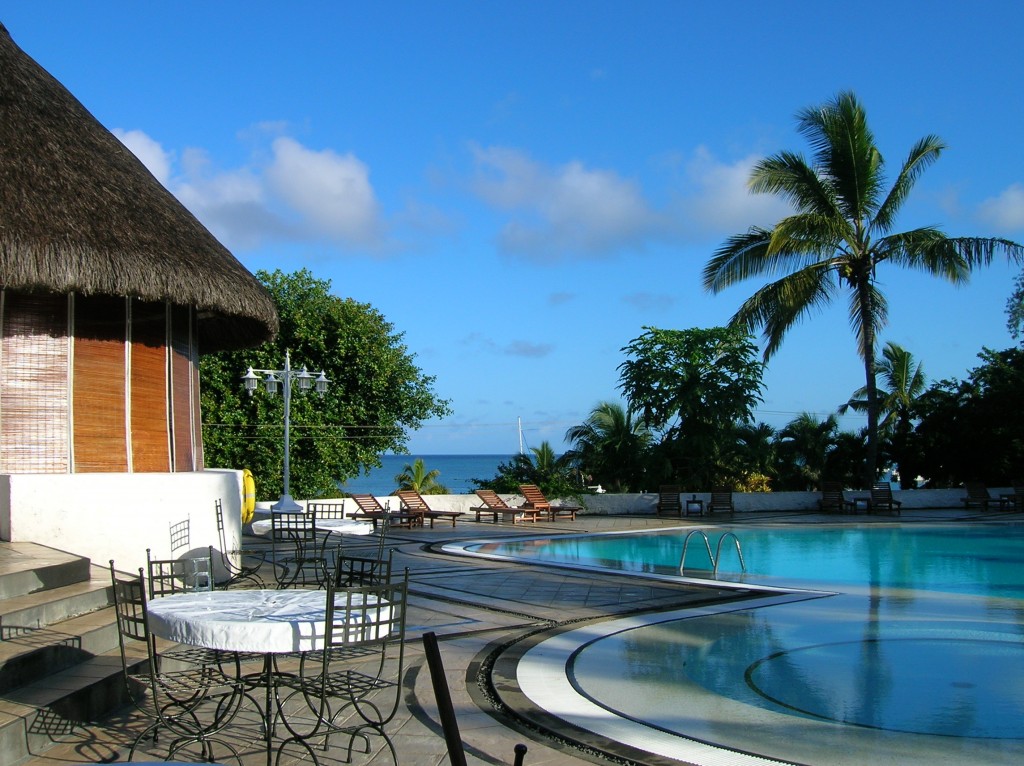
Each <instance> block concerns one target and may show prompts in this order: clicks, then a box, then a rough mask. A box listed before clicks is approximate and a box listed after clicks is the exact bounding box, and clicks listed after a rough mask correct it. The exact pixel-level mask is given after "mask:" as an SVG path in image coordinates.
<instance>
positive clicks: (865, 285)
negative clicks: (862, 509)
mask: <svg viewBox="0 0 1024 766" xmlns="http://www.w3.org/2000/svg"><path fill="white" fill-rule="evenodd" d="M857 294H858V296H859V301H860V317H861V348H860V353H861V357H862V358H863V360H864V391H865V393H866V394H867V397H866V398H867V409H868V443H867V451H866V454H865V456H864V487H865V489H867V488H869V487H870V486H871V485H872V484H873V483H874V481H875V478H876V477H877V475H878V386H877V385H876V383H875V322H874V318H875V307H874V306H873V305H872V303H873V301H872V295H871V290H870V281H869V280H868V279H861V280H859V282H858V285H857Z"/></svg>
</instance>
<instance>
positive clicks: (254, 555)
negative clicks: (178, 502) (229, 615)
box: [210, 498, 267, 588]
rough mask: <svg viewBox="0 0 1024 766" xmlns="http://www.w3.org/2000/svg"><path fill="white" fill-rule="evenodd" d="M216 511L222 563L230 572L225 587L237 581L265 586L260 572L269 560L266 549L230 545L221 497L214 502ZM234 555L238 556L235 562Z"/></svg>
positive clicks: (211, 550) (224, 583) (211, 549)
mask: <svg viewBox="0 0 1024 766" xmlns="http://www.w3.org/2000/svg"><path fill="white" fill-rule="evenodd" d="M213 507H214V512H215V513H216V516H217V538H218V539H219V540H220V563H221V566H223V567H224V571H226V572H227V573H228V579H227V580H225V581H224V582H223V583H221V586H222V587H224V588H230V587H231V586H232V585H234V584H235V583H239V582H243V581H244V582H250V583H252V584H253V585H255V586H256V587H257V588H265V587H267V586H266V583H264V582H263V578H261V577H260V575H259V572H260V569H261V568H262V567H263V564H264V563H266V560H267V552H266V551H265V550H244V549H239V548H232V547H230V546H228V541H227V530H226V528H225V526H224V504H223V502H222V501H221V499H220V498H217V499H216V500H215V501H214V503H213ZM233 555H237V556H238V562H239V563H237V564H236V563H235V561H234V559H233V558H232V556H233ZM210 559H211V560H212V559H213V546H212V545H211V546H210Z"/></svg>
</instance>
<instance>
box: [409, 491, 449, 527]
mask: <svg viewBox="0 0 1024 766" xmlns="http://www.w3.org/2000/svg"><path fill="white" fill-rule="evenodd" d="M398 499H399V500H401V501H402V508H404V509H405V510H406V511H407V512H409V513H411V514H413V515H414V516H417V517H418V518H419V524H418V526H423V525H424V524H426V522H427V520H428V519H429V520H430V526H431V528H433V526H434V521H435V520H436V519H445V520H449V519H450V520H451V522H452V526H453V527H454V526H455V520H456V519H457V518H459V516H461V515H462V511H435V510H433V509H432V508H431V507H430V506H429V505H427V501H426V500H424V499H423V497H422V496H421V495H420V493H419V492H415V491H413V490H411V489H407V490H401V491H399V492H398Z"/></svg>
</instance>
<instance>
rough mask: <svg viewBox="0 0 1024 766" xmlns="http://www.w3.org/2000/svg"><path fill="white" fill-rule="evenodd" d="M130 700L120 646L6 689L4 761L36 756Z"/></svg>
mask: <svg viewBox="0 0 1024 766" xmlns="http://www.w3.org/2000/svg"><path fill="white" fill-rule="evenodd" d="M137 666H141V662H140V663H138V665H137ZM128 704H130V700H129V699H128V696H127V692H126V690H125V687H124V680H123V676H122V670H121V657H120V653H119V651H118V650H117V649H115V650H114V651H113V652H109V653H106V654H102V655H99V656H96V657H92V658H90V659H87V660H84V661H83V662H79V663H77V664H76V665H74V666H73V667H70V668H67V669H65V670H62V671H61V672H59V673H55V674H53V675H50V676H48V677H47V678H45V679H42V680H40V681H36V682H35V683H31V684H27V685H25V686H22V687H20V688H18V689H15V690H13V691H11V692H8V693H6V694H4V695H3V697H2V698H0V763H2V764H10V765H11V766H14V764H18V763H21V762H23V761H27V760H29V759H30V758H38V757H39V756H40V755H41V754H42V753H43V752H45V751H46V750H47V749H49V748H50V747H52V746H53V745H54V744H57V743H58V742H59V741H60V740H61V739H62V738H63V737H66V736H68V735H72V734H75V732H76V729H77V728H78V727H80V726H84V725H86V724H90V723H95V722H97V721H99V720H102V719H104V718H105V717H107V716H109V715H110V714H111V713H113V712H115V711H117V710H119V709H122V708H124V707H125V705H128Z"/></svg>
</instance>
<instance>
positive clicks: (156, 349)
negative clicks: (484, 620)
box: [130, 300, 171, 471]
mask: <svg viewBox="0 0 1024 766" xmlns="http://www.w3.org/2000/svg"><path fill="white" fill-rule="evenodd" d="M166 327H167V312H166V309H165V306H164V304H162V303H147V302H143V301H136V300H133V301H132V319H131V336H132V337H131V378H130V379H131V434H132V469H133V470H135V471H170V470H171V455H170V433H169V431H168V423H167V401H168V396H167V330H166Z"/></svg>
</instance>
